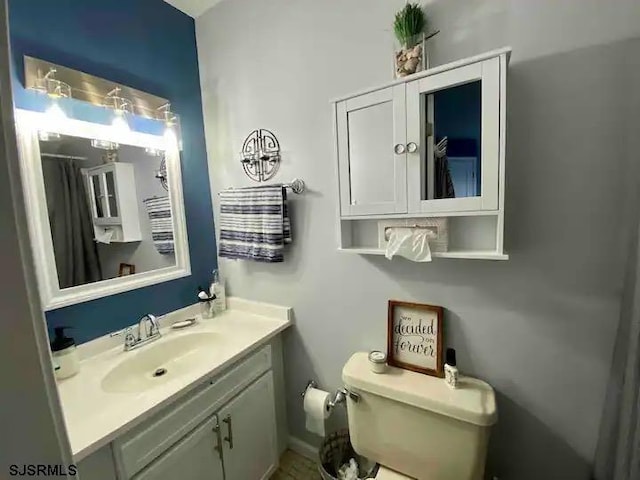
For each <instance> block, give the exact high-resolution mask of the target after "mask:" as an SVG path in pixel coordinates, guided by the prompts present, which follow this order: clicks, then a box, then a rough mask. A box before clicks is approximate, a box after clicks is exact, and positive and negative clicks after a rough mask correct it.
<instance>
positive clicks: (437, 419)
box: [342, 352, 497, 480]
mask: <svg viewBox="0 0 640 480" xmlns="http://www.w3.org/2000/svg"><path fill="white" fill-rule="evenodd" d="M342 380H343V382H344V384H345V386H346V387H347V389H348V390H349V391H351V392H354V393H357V394H358V395H359V399H358V401H357V402H356V401H355V400H353V399H352V398H348V399H347V410H348V415H349V434H350V436H351V443H352V445H353V448H354V449H355V451H356V452H357V453H358V454H360V455H363V456H365V457H367V458H369V459H370V460H373V461H376V462H378V463H380V464H381V465H384V466H386V467H389V468H391V469H393V470H395V471H397V472H400V473H402V474H404V475H407V476H409V477H412V478H415V479H417V480H481V479H482V477H483V474H484V465H485V457H486V453H487V443H488V440H489V430H490V429H491V426H492V425H493V424H494V423H495V422H496V420H497V412H496V402H495V395H494V392H493V389H492V388H491V386H490V385H489V384H487V383H485V382H483V381H481V380H477V379H475V378H470V377H464V376H461V377H460V384H459V388H458V389H455V390H454V389H451V388H449V387H448V386H447V384H446V383H445V381H444V380H443V379H441V378H436V377H430V376H428V375H423V374H420V373H415V372H410V371H408V370H402V369H399V368H394V367H389V369H388V372H387V373H384V374H376V373H373V372H372V371H371V369H370V364H369V360H368V354H367V353H363V352H360V353H356V354H354V355H353V356H352V357H351V358H350V359H349V361H348V362H347V363H346V364H345V366H344V369H343V370H342Z"/></svg>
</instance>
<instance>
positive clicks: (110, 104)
mask: <svg viewBox="0 0 640 480" xmlns="http://www.w3.org/2000/svg"><path fill="white" fill-rule="evenodd" d="M121 90H122V89H121V88H120V87H116V88H114V89H113V90H111V91H110V92H109V93H107V96H106V97H104V101H103V102H102V104H103V105H104V106H105V107H107V108H112V109H113V121H112V122H111V125H112V126H113V127H114V128H117V129H118V130H120V131H129V130H131V127H129V122H127V114H131V113H133V103H132V102H131V100H129V99H128V98H125V97H122V96H120V92H121Z"/></svg>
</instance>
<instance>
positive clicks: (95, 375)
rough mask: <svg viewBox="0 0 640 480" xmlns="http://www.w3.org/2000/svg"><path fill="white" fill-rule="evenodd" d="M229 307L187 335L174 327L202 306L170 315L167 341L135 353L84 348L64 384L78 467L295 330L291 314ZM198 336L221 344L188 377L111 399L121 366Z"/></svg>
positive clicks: (247, 305)
mask: <svg viewBox="0 0 640 480" xmlns="http://www.w3.org/2000/svg"><path fill="white" fill-rule="evenodd" d="M227 302H228V306H229V308H228V310H227V311H225V312H224V313H223V314H221V315H218V316H216V317H215V318H213V319H209V320H201V321H199V323H197V324H196V325H194V326H192V327H189V328H186V329H183V330H172V329H170V327H169V326H170V324H171V323H173V322H174V321H176V320H182V319H186V318H190V317H194V316H195V315H194V312H197V305H195V306H192V307H188V308H186V309H182V310H178V311H176V312H173V313H171V314H168V315H166V316H165V317H163V318H162V319H161V321H160V322H161V327H162V328H161V332H162V334H163V336H162V338H160V339H159V340H157V341H155V342H152V343H150V344H149V345H147V346H142V347H139V348H138V349H136V350H132V351H130V352H124V351H123V339H122V338H121V337H117V338H110V337H109V336H108V335H107V336H106V337H102V338H99V339H96V340H94V341H92V342H89V343H87V344H83V345H81V346H80V347H79V350H80V355H81V357H82V358H83V360H82V362H81V367H80V372H79V373H78V374H77V375H75V376H73V377H71V378H68V379H66V380H62V381H59V382H58V392H59V395H60V402H61V404H62V410H63V412H64V417H65V423H66V427H67V434H68V436H69V442H70V444H71V451H72V453H73V457H74V461H76V462H78V461H80V460H82V459H83V458H85V457H86V456H88V455H90V454H91V453H93V452H94V451H96V450H98V449H99V448H101V447H102V446H104V445H106V444H108V443H109V442H111V441H112V440H114V439H115V438H117V437H118V436H119V435H121V434H122V433H124V432H126V431H127V430H129V429H130V428H132V427H133V426H135V425H137V424H139V423H140V422H142V421H144V420H146V419H147V418H149V417H150V416H151V415H153V414H154V413H156V412H158V411H159V410H160V409H162V408H163V407H165V406H167V405H168V404H170V403H171V402H173V401H174V400H176V399H177V398H179V397H180V396H182V395H184V394H185V393H187V392H188V391H189V390H190V389H191V388H194V387H196V386H198V385H199V384H200V383H201V382H202V381H203V380H204V379H205V378H206V377H211V376H212V375H215V374H217V373H220V372H221V371H222V370H224V369H225V368H226V367H228V366H230V365H232V364H233V363H234V362H236V361H237V360H239V359H240V358H242V357H243V356H245V355H247V354H248V353H251V352H252V351H253V350H256V349H257V348H258V347H259V346H261V345H263V344H265V343H266V342H268V341H269V340H270V339H271V338H273V337H274V336H276V335H277V334H278V333H280V332H281V331H283V330H284V329H285V328H287V327H288V326H290V325H291V318H292V315H291V312H292V309H291V308H287V307H279V306H276V305H269V304H264V303H258V302H252V301H247V300H242V299H238V298H233V297H230V298H228V299H227ZM194 307H196V308H195V309H194ZM194 333H204V334H215V335H218V336H219V338H220V342H219V343H218V342H216V343H215V344H212V345H213V348H211V349H210V350H209V349H207V352H206V355H205V356H204V357H202V359H200V361H198V362H197V363H194V366H193V368H190V369H189V371H188V372H186V373H182V374H181V375H177V376H175V377H174V378H170V379H167V380H166V381H165V382H163V383H161V384H159V385H158V386H155V387H153V388H150V389H147V390H143V391H141V392H127V393H109V392H106V391H105V390H104V389H103V388H102V380H103V379H104V378H105V376H106V375H107V374H108V373H109V372H110V371H111V370H112V369H113V368H114V367H116V366H118V365H119V364H120V363H121V362H123V361H125V360H128V359H130V358H131V357H132V356H133V355H136V354H137V353H138V352H143V351H144V350H145V348H152V346H154V345H161V343H162V342H169V341H171V340H172V339H175V338H176V337H177V336H179V335H189V334H194ZM216 347H217V348H216Z"/></svg>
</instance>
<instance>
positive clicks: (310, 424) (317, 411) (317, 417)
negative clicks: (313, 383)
mask: <svg viewBox="0 0 640 480" xmlns="http://www.w3.org/2000/svg"><path fill="white" fill-rule="evenodd" d="M329 396H330V395H329V392H325V391H324V390H318V389H317V388H309V389H308V390H307V393H305V394H304V413H305V416H306V420H307V421H306V424H307V430H308V431H310V432H312V433H315V434H316V435H319V436H321V437H324V434H325V429H324V421H325V420H326V419H327V418H328V417H329V413H330V409H329Z"/></svg>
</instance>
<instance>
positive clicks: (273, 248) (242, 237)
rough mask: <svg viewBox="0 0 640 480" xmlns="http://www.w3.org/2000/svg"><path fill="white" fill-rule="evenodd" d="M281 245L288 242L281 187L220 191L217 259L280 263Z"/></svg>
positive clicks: (285, 207)
mask: <svg viewBox="0 0 640 480" xmlns="http://www.w3.org/2000/svg"><path fill="white" fill-rule="evenodd" d="M285 243H291V221H290V219H289V212H288V209H287V193H286V190H285V188H284V187H283V186H282V185H269V186H267V187H252V188H242V189H235V190H225V191H222V192H220V246H219V254H220V256H221V257H226V258H235V259H245V260H255V261H257V262H268V263H276V262H282V261H284V256H283V250H284V244H285Z"/></svg>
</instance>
